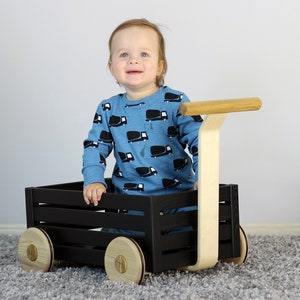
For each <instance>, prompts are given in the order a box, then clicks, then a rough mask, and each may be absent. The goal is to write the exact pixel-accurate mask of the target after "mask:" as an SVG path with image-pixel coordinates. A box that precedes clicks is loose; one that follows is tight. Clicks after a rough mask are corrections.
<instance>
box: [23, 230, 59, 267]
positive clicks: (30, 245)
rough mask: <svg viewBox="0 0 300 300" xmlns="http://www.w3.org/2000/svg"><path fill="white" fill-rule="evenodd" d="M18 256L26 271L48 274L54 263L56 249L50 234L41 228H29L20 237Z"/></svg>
mask: <svg viewBox="0 0 300 300" xmlns="http://www.w3.org/2000/svg"><path fill="white" fill-rule="evenodd" d="M18 255H19V260H20V263H21V265H22V267H23V269H24V270H25V271H30V270H33V271H43V272H48V271H49V270H50V269H51V267H52V264H53V261H54V249H53V245H52V242H51V240H50V238H49V236H48V234H47V233H46V232H45V231H44V230H42V229H40V228H36V227H31V228H28V229H27V230H26V231H24V232H23V233H22V234H21V236H20V239H19V244H18Z"/></svg>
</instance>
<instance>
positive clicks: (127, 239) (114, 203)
mask: <svg viewBox="0 0 300 300" xmlns="http://www.w3.org/2000/svg"><path fill="white" fill-rule="evenodd" d="M260 106H261V101H260V100H259V99H258V98H243V99H233V100H219V101H204V102H192V103H185V104H182V106H181V108H180V112H181V113H182V114H183V115H200V114H201V115H206V118H205V120H204V122H203V124H202V125H201V127H200V129H199V150H200V153H201V156H199V170H198V172H199V187H198V191H184V192H179V193H174V194H166V195H159V196H144V195H143V196H142V195H126V194H116V193H114V187H113V185H112V183H111V180H110V179H107V184H108V191H107V193H106V194H104V195H103V196H102V199H101V201H100V202H99V205H98V206H96V207H95V206H92V205H86V204H85V202H84V201H83V195H82V189H83V183H82V182H71V183H65V184H57V185H48V186H41V187H30V188H26V189H25V194H26V216H27V228H28V229H27V230H26V231H24V233H23V234H22V235H21V236H20V239H19V244H18V255H19V260H20V263H21V265H22V267H23V268H24V269H25V270H27V271H29V270H36V271H37V270H41V271H49V270H50V269H51V266H52V264H53V262H54V259H57V260H63V261H71V262H76V263H83V264H92V265H97V266H100V267H105V270H106V273H107V275H108V278H109V279H111V280H116V281H124V282H135V283H141V282H142V281H143V279H144V275H145V273H146V272H153V273H158V272H162V271H166V270H169V269H179V268H180V269H186V270H190V271H196V270H200V269H205V268H210V267H213V266H214V265H215V264H216V263H217V262H218V260H226V261H230V262H234V263H237V264H242V263H243V262H244V261H245V260H246V258H247V254H248V242H247V237H246V234H245V232H244V231H243V229H242V228H241V226H240V224H239V204H238V186H237V185H236V184H219V131H220V128H221V126H222V123H223V121H224V119H225V117H226V115H227V113H228V112H237V111H247V110H257V109H259V108H260ZM195 206H196V207H197V208H198V209H192V208H193V207H194V208H195ZM183 207H184V208H187V207H191V210H186V211H181V212H177V213H173V214H164V213H163V212H164V211H165V210H169V209H173V208H183ZM128 210H130V211H132V210H134V211H138V212H139V213H138V214H136V215H135V214H134V215H133V214H127V211H128ZM103 228H104V229H106V228H114V229H118V230H119V231H118V232H112V231H109V230H103Z"/></svg>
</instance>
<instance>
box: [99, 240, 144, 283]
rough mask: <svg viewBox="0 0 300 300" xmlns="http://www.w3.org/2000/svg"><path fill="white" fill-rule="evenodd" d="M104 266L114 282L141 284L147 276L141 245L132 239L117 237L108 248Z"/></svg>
mask: <svg viewBox="0 0 300 300" xmlns="http://www.w3.org/2000/svg"><path fill="white" fill-rule="evenodd" d="M104 266H105V271H106V273H107V276H108V278H109V279H110V280H112V281H123V282H134V283H137V284H140V283H142V282H143V279H144V275H145V259H144V255H143V252H142V250H141V248H140V247H139V245H138V244H137V243H136V242H135V241H134V240H132V239H129V238H126V237H117V238H115V239H113V240H112V241H111V242H110V243H109V245H108V246H107V248H106V251H105V256H104Z"/></svg>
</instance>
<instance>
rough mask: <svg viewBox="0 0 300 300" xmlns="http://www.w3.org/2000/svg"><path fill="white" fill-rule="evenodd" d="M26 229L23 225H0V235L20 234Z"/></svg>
mask: <svg viewBox="0 0 300 300" xmlns="http://www.w3.org/2000/svg"><path fill="white" fill-rule="evenodd" d="M25 229H26V225H25V224H0V233H2V234H18V235H19V234H21V233H22V232H24V230H25Z"/></svg>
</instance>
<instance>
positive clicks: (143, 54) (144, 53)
mask: <svg viewBox="0 0 300 300" xmlns="http://www.w3.org/2000/svg"><path fill="white" fill-rule="evenodd" d="M148 56H149V54H148V53H147V52H142V53H141V57H148Z"/></svg>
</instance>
